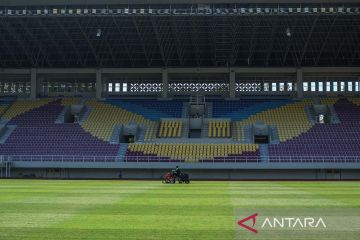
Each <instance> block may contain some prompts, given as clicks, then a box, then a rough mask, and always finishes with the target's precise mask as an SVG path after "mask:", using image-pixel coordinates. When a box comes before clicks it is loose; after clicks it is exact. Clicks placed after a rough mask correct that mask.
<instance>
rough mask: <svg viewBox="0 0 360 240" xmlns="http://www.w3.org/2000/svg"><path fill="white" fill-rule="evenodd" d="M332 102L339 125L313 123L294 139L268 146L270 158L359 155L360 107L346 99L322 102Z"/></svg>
mask: <svg viewBox="0 0 360 240" xmlns="http://www.w3.org/2000/svg"><path fill="white" fill-rule="evenodd" d="M334 101H336V103H335V104H334V107H335V109H336V112H337V113H338V116H339V118H340V120H341V123H339V124H316V125H314V126H313V127H311V128H310V129H308V131H306V132H302V133H301V134H300V135H299V136H297V137H293V139H289V140H288V141H286V142H284V143H281V144H279V145H270V149H269V150H270V151H269V152H270V156H278V155H281V156H320V157H321V156H322V157H324V158H326V157H327V156H358V155H359V154H360V148H359V146H360V134H359V131H358V130H359V129H360V107H359V106H357V105H355V104H354V103H351V102H350V101H349V100H348V99H336V98H333V99H331V100H329V101H325V102H331V103H332V102H334ZM292 133H294V132H292ZM289 134H290V133H289Z"/></svg>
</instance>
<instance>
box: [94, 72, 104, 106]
mask: <svg viewBox="0 0 360 240" xmlns="http://www.w3.org/2000/svg"><path fill="white" fill-rule="evenodd" d="M102 91H103V84H102V71H101V69H96V99H101V97H102Z"/></svg>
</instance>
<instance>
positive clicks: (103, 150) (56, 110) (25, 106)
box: [0, 99, 119, 156]
mask: <svg viewBox="0 0 360 240" xmlns="http://www.w3.org/2000/svg"><path fill="white" fill-rule="evenodd" d="M62 109H63V106H62V105H61V100H55V101H52V100H50V99H44V100H37V101H17V102H15V103H14V104H13V106H12V107H11V108H10V109H9V110H8V111H7V112H6V113H5V117H7V118H11V121H10V122H9V123H8V124H9V125H15V126H16V128H15V130H14V132H13V133H12V134H11V135H10V137H9V138H8V139H7V141H6V143H5V144H0V151H1V153H2V154H7V155H45V156H49V155H52V156H54V155H55V156H62V155H65V156H116V155H117V151H118V148H119V146H114V145H110V144H109V143H107V142H104V141H101V140H99V139H97V138H95V137H94V136H92V135H90V134H88V133H86V132H85V131H84V130H83V129H82V127H81V126H80V125H79V124H76V123H66V124H55V121H56V118H57V117H58V115H59V114H60V112H61V111H62Z"/></svg>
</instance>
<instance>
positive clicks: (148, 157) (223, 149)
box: [126, 143, 259, 162]
mask: <svg viewBox="0 0 360 240" xmlns="http://www.w3.org/2000/svg"><path fill="white" fill-rule="evenodd" d="M258 154H259V153H258V145H256V144H136V143H135V144H129V148H128V151H127V153H126V157H127V158H128V160H129V161H139V162H142V161H185V162H199V161H202V162H207V161H211V162H212V161H219V162H227V161H239V162H241V161H244V158H242V157H247V156H248V157H252V156H253V157H254V158H253V159H250V160H249V161H258V158H256V156H258Z"/></svg>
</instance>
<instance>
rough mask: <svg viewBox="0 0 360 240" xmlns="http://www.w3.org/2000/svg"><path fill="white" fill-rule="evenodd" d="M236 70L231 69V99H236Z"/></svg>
mask: <svg viewBox="0 0 360 240" xmlns="http://www.w3.org/2000/svg"><path fill="white" fill-rule="evenodd" d="M235 74H236V73H235V71H234V70H230V72H229V97H230V100H231V99H235V88H236V83H235V77H236V75H235Z"/></svg>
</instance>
